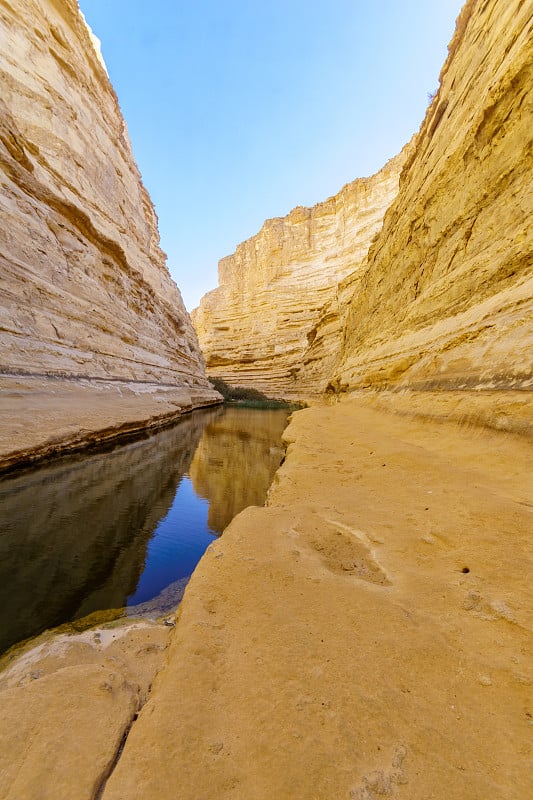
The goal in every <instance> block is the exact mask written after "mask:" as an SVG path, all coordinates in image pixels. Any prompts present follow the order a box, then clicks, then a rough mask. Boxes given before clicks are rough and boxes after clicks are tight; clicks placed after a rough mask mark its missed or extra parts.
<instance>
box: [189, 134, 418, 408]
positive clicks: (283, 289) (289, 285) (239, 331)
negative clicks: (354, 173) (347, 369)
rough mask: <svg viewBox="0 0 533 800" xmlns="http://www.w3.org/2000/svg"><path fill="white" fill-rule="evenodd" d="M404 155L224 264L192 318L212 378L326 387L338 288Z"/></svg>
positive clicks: (274, 223)
mask: <svg viewBox="0 0 533 800" xmlns="http://www.w3.org/2000/svg"><path fill="white" fill-rule="evenodd" d="M407 153H408V148H406V149H404V151H402V153H400V155H398V156H396V157H395V158H394V159H392V160H391V161H390V162H389V163H388V164H387V165H386V166H385V167H384V168H383V169H382V170H381V171H380V172H378V173H377V174H376V175H374V176H372V177H371V178H366V179H359V180H356V181H353V182H352V183H348V184H347V185H346V186H344V188H343V189H342V190H341V191H340V192H339V193H338V194H337V195H335V196H334V197H330V198H329V199H328V200H326V201H325V202H323V203H319V204H318V205H316V206H313V207H312V208H302V207H298V208H295V209H293V210H292V211H291V213H290V214H289V215H288V216H287V217H281V218H276V219H271V220H267V221H266V222H265V224H264V225H263V227H262V228H261V230H260V231H259V233H258V234H257V235H256V236H253V237H252V238H251V239H248V240H247V241H246V242H244V243H243V244H240V245H239V246H238V247H237V250H236V252H235V253H234V254H233V255H231V256H228V257H227V258H223V259H222V260H221V261H220V263H219V287H218V288H217V289H215V290H214V291H212V292H209V293H208V294H207V295H205V296H204V297H203V298H202V301H201V303H200V306H199V308H198V309H196V310H195V311H193V313H192V318H193V322H194V325H195V328H196V331H197V333H198V338H199V340H200V344H201V347H202V350H203V352H204V355H205V357H206V362H207V371H208V374H210V375H213V376H220V377H223V378H224V379H225V380H227V381H228V382H229V383H231V384H238V385H245V386H246V385H252V386H255V387H258V388H260V389H262V390H263V391H266V392H267V393H268V394H271V395H290V394H292V393H302V392H305V391H312V390H313V389H316V387H317V386H320V385H321V384H323V383H324V382H325V381H326V380H327V377H328V376H329V374H330V371H331V368H332V366H333V365H332V358H335V356H336V354H337V352H338V350H339V347H340V327H339V324H338V320H339V303H338V288H339V284H340V283H341V282H342V281H343V280H344V279H345V278H346V277H347V276H348V275H350V274H351V273H353V272H354V271H357V269H358V268H359V266H360V264H361V263H362V261H363V260H364V258H365V256H366V254H367V251H368V248H369V245H370V243H371V241H372V239H373V238H374V237H375V235H376V233H377V232H378V231H379V229H380V227H381V225H382V221H383V215H384V213H385V210H386V209H387V207H388V206H389V204H390V202H391V200H392V199H393V197H394V196H395V194H396V192H397V190H398V176H399V172H400V170H401V167H402V164H403V162H404V161H405V158H406V157H407ZM325 323H327V329H325V328H324V324H325ZM319 327H320V336H319V341H317V342H316V343H315V339H316V337H317V330H318V328H319ZM319 343H320V347H318V344H319ZM313 344H314V349H313V352H312V354H311V355H309V357H308V356H307V353H308V350H309V348H310V346H312V345H313ZM306 361H307V364H306V363H305V362H306Z"/></svg>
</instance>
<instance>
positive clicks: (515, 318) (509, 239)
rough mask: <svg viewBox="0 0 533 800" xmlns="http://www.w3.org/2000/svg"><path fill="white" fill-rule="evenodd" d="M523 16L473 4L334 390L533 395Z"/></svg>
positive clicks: (514, 6) (532, 56)
mask: <svg viewBox="0 0 533 800" xmlns="http://www.w3.org/2000/svg"><path fill="white" fill-rule="evenodd" d="M532 35H533V15H532V8H531V4H530V3H522V2H521V1H520V0H505V2H504V1H503V0H494V1H493V2H489V3H487V2H485V3H482V2H479V1H477V0H470V1H469V2H468V3H467V4H466V5H465V7H464V9H463V11H462V13H461V15H460V17H459V19H458V22H457V28H456V33H455V36H454V38H453V40H452V43H451V45H450V48H449V56H448V59H447V61H446V64H445V65H444V67H443V69H442V72H441V80H440V88H439V91H438V93H437V95H436V97H435V98H434V100H433V102H432V105H431V107H430V108H429V109H428V113H427V115H426V118H425V120H424V122H423V124H422V128H421V130H420V134H419V136H418V138H417V141H416V146H415V149H414V152H413V153H412V155H411V157H410V158H409V160H408V162H407V164H406V166H405V168H404V171H403V173H402V178H401V185H400V191H399V193H398V196H397V198H396V200H395V201H394V203H393V204H392V206H391V208H390V209H389V211H388V213H387V215H386V217H385V221H384V225H383V229H382V231H381V233H380V235H379V237H378V239H377V241H376V243H375V244H374V245H373V247H372V250H371V252H370V254H369V259H368V264H367V266H366V269H365V270H364V271H362V272H361V273H360V279H359V280H358V283H357V286H356V287H355V291H354V294H353V298H352V300H351V303H350V306H349V312H348V319H347V328H346V332H345V342H344V347H343V356H342V363H341V366H340V367H339V369H338V370H337V373H336V380H335V384H336V385H337V386H338V385H340V386H341V387H343V386H344V387H354V386H366V385H377V386H379V385H383V383H387V382H388V383H401V384H403V385H409V386H427V385H428V384H430V385H438V386H452V387H464V386H467V385H476V386H479V385H485V386H488V387H495V386H506V387H522V388H523V387H527V386H529V387H531V385H532V378H533V365H532V359H531V354H532V353H533V304H532V297H533V277H532V273H533V248H532V244H533V229H532V227H531V219H532V218H533V185H532V182H531V169H532V166H533V92H532V87H533V41H532Z"/></svg>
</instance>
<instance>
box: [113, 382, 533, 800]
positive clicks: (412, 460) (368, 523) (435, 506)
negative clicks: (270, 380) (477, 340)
mask: <svg viewBox="0 0 533 800" xmlns="http://www.w3.org/2000/svg"><path fill="white" fill-rule="evenodd" d="M465 399H466V395H465ZM402 402H403V401H402V400H401V399H400V401H399V403H400V407H399V408H397V409H396V408H395V407H394V403H395V400H394V399H393V400H391V399H390V398H389V399H388V400H387V399H386V398H385V399H384V398H378V404H382V407H381V408H380V407H377V406H376V399H375V398H370V399H369V400H367V399H364V398H361V397H354V398H351V399H347V400H344V401H342V402H340V403H337V404H335V405H332V406H329V407H315V408H310V409H306V410H304V411H301V412H298V413H296V414H295V415H294V416H293V421H292V423H291V425H290V427H289V429H288V431H287V432H286V438H287V442H288V444H289V447H288V451H287V458H286V461H285V464H284V465H283V467H282V468H281V469H280V470H279V471H278V473H277V477H276V480H275V482H274V485H273V487H272V489H271V492H270V498H269V505H268V506H267V507H266V508H262V509H259V508H249V509H247V510H246V511H244V512H243V513H242V514H240V515H239V516H238V517H237V518H236V519H235V520H234V521H233V522H232V524H231V525H230V526H229V528H228V529H227V530H226V531H225V533H224V535H223V537H222V538H221V539H220V540H218V541H217V542H216V543H215V544H214V545H212V546H211V547H210V548H209V550H208V552H207V553H206V555H205V557H204V558H203V559H202V561H201V562H200V565H199V567H198V568H197V570H196V571H195V573H194V575H193V578H192V580H191V582H190V584H189V587H188V589H187V591H186V594H185V598H184V601H183V603H182V606H181V611H180V614H179V619H178V624H177V627H176V630H175V633H174V636H173V641H172V644H171V648H170V652H169V663H168V666H167V668H166V669H165V671H164V672H162V673H160V675H159V676H158V679H157V680H156V684H155V688H154V691H153V693H152V697H151V699H150V700H149V701H148V703H147V704H146V706H145V707H144V709H143V711H142V713H141V714H140V717H139V720H138V721H137V722H136V723H135V725H134V726H133V728H132V731H131V733H130V736H129V737H128V740H127V743H126V746H125V749H124V752H123V754H122V756H121V758H120V761H119V762H118V765H117V767H116V769H115V771H114V772H113V774H112V775H111V777H110V780H109V782H108V784H107V786H106V788H105V791H104V793H103V798H104V800H118V799H119V798H120V799H121V800H125V798H128V800H135V798H143V800H150V798H158V800H164V799H165V798H171V797H172V798H173V797H175V796H176V791H177V787H179V796H180V798H184V799H185V798H191V800H193V798H194V800H197V798H198V797H205V798H215V797H216V798H231V799H232V800H237V799H239V800H240V799H241V798H242V800H244V799H245V798H246V800H250V798H254V800H262V799H263V798H264V800H266V799H267V798H269V799H270V798H273V797H275V798H276V799H277V800H279V799H282V798H287V799H288V798H291V800H292V799H293V798H295V797H299V798H306V799H307V798H309V800H311V798H313V799H317V798H320V799H321V800H322V799H323V800H326V798H327V800H331V798H347V800H349V799H350V798H351V799H355V800H372V798H376V797H381V796H386V797H389V796H390V797H395V798H401V799H403V800H408V798H409V800H413V798H425V797H432V798H435V799H436V800H439V799H440V798H442V800H444V798H446V800H486V798H487V797H491V798H494V800H496V798H501V799H502V800H503V799H504V798H505V800H514V798H516V797H525V796H526V795H527V792H528V777H527V775H528V766H527V760H528V756H530V755H531V752H530V750H529V749H528V745H527V736H528V731H529V730H530V728H528V726H530V725H531V714H532V709H531V708H530V707H528V696H529V698H530V691H531V682H532V681H533V674H532V673H533V669H532V663H531V658H530V655H528V651H527V648H528V643H530V641H531V628H532V620H531V615H530V612H531V607H532V591H531V585H530V582H529V581H528V577H527V576H528V574H530V572H531V549H530V548H531V545H530V543H529V542H528V532H529V531H530V530H531V523H532V506H531V494H532V493H531V490H532V488H533V487H532V479H531V475H532V474H533V469H532V467H533V464H532V454H531V446H530V443H529V441H528V440H527V438H524V437H518V436H515V435H512V434H509V433H503V432H496V431H492V430H488V429H483V428H481V427H478V426H476V427H470V426H465V425H464V424H463V425H458V424H457V423H455V422H453V421H448V422H445V421H442V418H443V417H444V416H445V415H444V414H443V408H444V406H445V404H446V400H445V398H444V405H443V402H442V398H441V401H440V405H439V403H438V402H437V410H436V412H435V415H436V416H439V417H440V418H441V421H440V422H435V421H434V420H428V419H421V418H419V417H407V416H405V415H403V416H402V413H404V411H405V409H402V408H401V403H402ZM468 402H470V403H471V404H475V395H472V396H470V395H469V396H468ZM386 403H389V409H388V410H385V409H384V405H383V404H386ZM431 403H432V398H431V397H430V396H428V397H425V398H423V399H422V400H421V401H419V408H418V412H417V413H422V412H423V413H424V415H425V416H426V417H428V416H431V414H430V413H429V411H428V409H429V407H430V406H431ZM422 406H424V408H422ZM391 410H392V411H395V410H396V411H399V412H400V413H390V411H391ZM452 416H453V414H452ZM463 422H464V420H463ZM444 426H445V427H444ZM528 564H529V569H528Z"/></svg>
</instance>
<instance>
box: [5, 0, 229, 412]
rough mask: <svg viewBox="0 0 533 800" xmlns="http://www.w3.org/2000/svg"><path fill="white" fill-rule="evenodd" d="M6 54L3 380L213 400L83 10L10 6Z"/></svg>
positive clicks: (46, 1)
mask: <svg viewBox="0 0 533 800" xmlns="http://www.w3.org/2000/svg"><path fill="white" fill-rule="evenodd" d="M0 42H1V47H0V85H1V88H2V92H1V97H0V214H1V220H2V224H1V225H0V280H1V284H2V292H1V295H0V348H1V353H2V355H1V358H0V372H2V373H6V372H9V373H13V372H16V373H19V374H20V373H24V374H30V375H36V374H39V375H46V376H50V375H53V376H67V377H69V378H77V379H80V378H82V377H83V378H88V379H91V381H92V388H93V390H94V391H96V390H97V387H98V386H99V381H101V380H102V379H106V380H109V379H111V380H116V379H120V380H122V381H142V382H144V383H150V382H151V383H166V384H170V385H171V386H172V387H174V389H175V390H176V392H177V396H178V395H179V397H180V398H181V400H182V401H183V404H184V405H186V404H187V399H188V401H189V405H191V404H192V405H196V404H200V403H202V402H207V401H209V400H211V401H212V400H213V399H214V398H215V395H214V394H213V392H212V391H211V390H210V388H209V386H208V384H207V381H206V378H205V372H204V365H203V359H202V356H201V353H200V351H199V348H198V343H197V340H196V336H195V333H194V331H193V329H192V326H191V324H190V320H189V317H188V315H187V312H186V311H185V308H184V306H183V302H182V299H181V296H180V293H179V291H178V289H177V287H176V286H175V284H174V283H173V281H172V280H171V278H170V275H169V273H168V270H167V267H166V264H165V255H164V253H163V252H162V251H161V249H160V247H159V236H158V232H157V219H156V215H155V212H154V209H153V207H152V204H151V202H150V199H149V197H148V194H147V192H146V190H145V189H144V187H143V185H142V182H141V178H140V174H139V171H138V169H137V167H136V165H135V162H134V159H133V155H132V151H131V146H130V143H129V140H128V135H127V131H126V127H125V123H124V120H123V118H122V115H121V113H120V109H119V106H118V102H117V98H116V96H115V93H114V91H113V89H112V87H111V84H110V82H109V79H108V77H107V74H106V71H105V67H104V65H103V62H102V61H101V59H100V58H99V54H98V51H97V49H96V48H95V46H94V44H93V40H92V37H91V34H90V31H89V29H88V27H87V26H86V24H85V22H84V20H83V17H82V16H81V14H80V12H79V9H78V6H77V3H76V2H75V0H39V2H37V1H36V0H13V2H2V3H0ZM95 387H96V388H95ZM52 388H53V387H52ZM85 388H86V389H87V392H88V393H89V392H90V391H91V386H90V385H89V384H85Z"/></svg>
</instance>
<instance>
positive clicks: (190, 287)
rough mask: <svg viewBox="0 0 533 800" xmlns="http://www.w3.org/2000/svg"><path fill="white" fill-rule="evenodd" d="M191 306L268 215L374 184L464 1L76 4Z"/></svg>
mask: <svg viewBox="0 0 533 800" xmlns="http://www.w3.org/2000/svg"><path fill="white" fill-rule="evenodd" d="M79 2H80V6H81V9H82V11H83V13H84V15H85V17H86V19H87V21H88V22H89V24H90V25H91V27H92V29H93V31H94V32H95V34H96V35H97V36H98V37H99V38H100V40H101V42H102V52H103V55H104V59H105V61H106V64H107V68H108V71H109V75H110V77H111V80H112V82H113V85H114V87H115V91H116V92H117V95H118V98H119V101H120V105H121V108H122V113H123V115H124V117H125V119H126V123H127V125H128V130H129V134H130V138H131V141H132V144H133V150H134V153H135V158H136V161H137V164H138V166H139V169H140V171H141V173H142V176H143V181H144V184H145V186H146V188H147V189H148V191H149V192H150V195H151V197H152V200H153V202H154V204H155V207H156V211H157V214H158V216H159V229H160V234H161V245H162V247H163V249H164V250H165V251H166V253H167V254H168V264H169V269H170V272H171V274H172V276H173V278H174V280H175V281H176V283H177V284H178V286H179V287H180V289H181V291H182V294H183V298H184V300H185V304H186V306H187V308H188V309H189V310H191V309H192V308H194V307H195V306H196V305H198V302H199V300H200V298H201V296H202V295H203V294H204V293H205V292H206V291H209V290H210V289H213V288H215V286H216V285H217V262H218V260H219V259H220V258H222V257H223V256H225V255H228V254H229V253H232V252H233V251H234V250H235V247H236V246H237V244H239V242H241V241H243V240H244V239H247V238H248V237H249V236H252V235H253V234H254V233H256V232H257V231H258V230H259V228H260V227H261V225H262V223H263V221H264V220H265V219H267V218H268V217H274V216H283V215H285V214H287V213H288V212H289V211H290V210H291V208H293V207H294V206H297V205H306V206H310V205H314V204H315V203H317V202H320V201H321V200H325V199H326V198H327V197H329V196H330V195H332V194H335V193H336V192H338V191H339V189H340V188H341V187H342V186H343V185H344V184H345V183H347V182H348V181H351V180H353V179H354V178H357V177H363V176H367V175H371V174H373V173H374V172H376V171H377V170H379V169H380V168H381V167H382V166H383V164H384V163H385V162H386V161H387V160H388V159H389V158H391V157H392V156H393V155H395V154H396V153H397V152H399V150H400V149H401V148H402V146H403V145H404V144H405V143H406V142H407V141H408V140H409V138H410V137H411V135H412V134H413V133H414V132H415V131H416V130H418V127H419V125H420V123H421V121H422V119H423V116H424V114H425V111H426V108H427V104H428V93H432V92H434V91H435V89H436V88H437V86H438V75H439V72H440V69H441V67H442V65H443V63H444V60H445V58H446V54H447V45H448V43H449V41H450V39H451V37H452V34H453V31H454V26H455V19H456V17H457V15H458V13H459V11H460V9H461V6H462V2H461V0H305V1H304V0H79Z"/></svg>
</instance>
